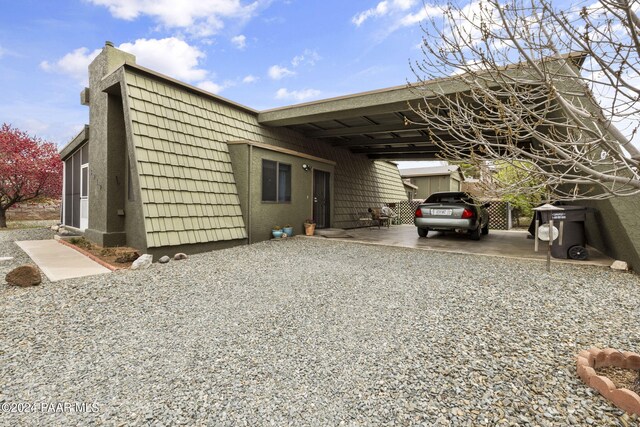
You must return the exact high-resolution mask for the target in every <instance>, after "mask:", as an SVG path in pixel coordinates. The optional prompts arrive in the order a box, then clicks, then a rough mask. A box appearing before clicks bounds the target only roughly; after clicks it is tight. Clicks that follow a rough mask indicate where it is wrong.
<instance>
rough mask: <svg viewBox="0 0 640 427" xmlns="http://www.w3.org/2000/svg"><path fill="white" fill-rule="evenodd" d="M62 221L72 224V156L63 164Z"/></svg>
mask: <svg viewBox="0 0 640 427" xmlns="http://www.w3.org/2000/svg"><path fill="white" fill-rule="evenodd" d="M64 223H65V224H66V225H73V158H71V159H68V160H66V161H65V164H64Z"/></svg>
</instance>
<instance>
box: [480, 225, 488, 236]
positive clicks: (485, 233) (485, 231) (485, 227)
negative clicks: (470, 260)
mask: <svg viewBox="0 0 640 427" xmlns="http://www.w3.org/2000/svg"><path fill="white" fill-rule="evenodd" d="M482 234H484V235H485V236H486V235H487V234H489V224H487V225H485V226H484V227H482Z"/></svg>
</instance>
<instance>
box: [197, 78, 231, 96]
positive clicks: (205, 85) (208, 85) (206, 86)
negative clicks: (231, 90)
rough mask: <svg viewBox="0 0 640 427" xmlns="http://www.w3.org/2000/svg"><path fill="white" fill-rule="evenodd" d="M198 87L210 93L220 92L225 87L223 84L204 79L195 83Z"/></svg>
mask: <svg viewBox="0 0 640 427" xmlns="http://www.w3.org/2000/svg"><path fill="white" fill-rule="evenodd" d="M197 86H198V87H199V88H200V89H203V90H206V91H207V92H211V93H216V94H217V93H220V92H222V91H223V90H224V89H225V87H224V86H223V85H219V84H217V83H214V82H212V81H211V80H205V81H203V82H200V83H198V85H197Z"/></svg>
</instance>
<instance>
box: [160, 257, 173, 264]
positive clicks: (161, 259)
mask: <svg viewBox="0 0 640 427" xmlns="http://www.w3.org/2000/svg"><path fill="white" fill-rule="evenodd" d="M170 260H171V258H169V257H168V256H166V255H165V256H163V257H161V258H160V259H159V260H158V262H159V263H160V264H166V263H168V262H169V261H170Z"/></svg>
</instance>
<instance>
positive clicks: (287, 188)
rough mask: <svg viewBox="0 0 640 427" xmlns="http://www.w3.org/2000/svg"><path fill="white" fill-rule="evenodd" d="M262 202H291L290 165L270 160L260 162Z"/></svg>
mask: <svg viewBox="0 0 640 427" xmlns="http://www.w3.org/2000/svg"><path fill="white" fill-rule="evenodd" d="M262 201H263V202H275V203H287V202H290V201H291V165H287V164H285V163H279V162H274V161H272V160H263V161H262Z"/></svg>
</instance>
